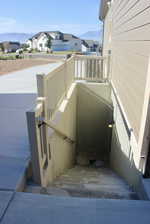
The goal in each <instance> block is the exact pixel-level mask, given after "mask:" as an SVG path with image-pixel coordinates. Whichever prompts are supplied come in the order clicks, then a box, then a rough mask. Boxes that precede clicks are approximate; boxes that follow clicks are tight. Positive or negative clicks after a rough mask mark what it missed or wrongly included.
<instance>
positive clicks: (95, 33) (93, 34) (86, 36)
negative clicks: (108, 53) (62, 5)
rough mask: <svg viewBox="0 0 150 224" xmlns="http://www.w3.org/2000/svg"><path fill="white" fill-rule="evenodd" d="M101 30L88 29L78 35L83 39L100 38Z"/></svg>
mask: <svg viewBox="0 0 150 224" xmlns="http://www.w3.org/2000/svg"><path fill="white" fill-rule="evenodd" d="M102 35H103V31H102V30H100V31H88V32H86V33H84V34H82V35H81V36H80V38H81V39H84V40H98V41H101V40H102Z"/></svg>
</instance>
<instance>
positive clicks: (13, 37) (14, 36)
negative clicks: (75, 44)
mask: <svg viewBox="0 0 150 224" xmlns="http://www.w3.org/2000/svg"><path fill="white" fill-rule="evenodd" d="M33 35H34V34H33V33H0V42H3V41H17V42H20V43H24V42H26V40H28V39H29V38H31V37H32V36H33ZM79 38H81V39H85V40H98V41H101V40H102V30H101V31H88V32H86V33H84V34H82V35H79Z"/></svg>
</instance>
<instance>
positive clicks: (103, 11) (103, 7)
mask: <svg viewBox="0 0 150 224" xmlns="http://www.w3.org/2000/svg"><path fill="white" fill-rule="evenodd" d="M110 1H111V0H101V2H100V10H99V19H100V20H102V21H103V20H104V19H105V16H106V15H107V12H108V9H109V6H108V2H110Z"/></svg>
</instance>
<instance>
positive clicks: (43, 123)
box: [38, 120, 75, 144]
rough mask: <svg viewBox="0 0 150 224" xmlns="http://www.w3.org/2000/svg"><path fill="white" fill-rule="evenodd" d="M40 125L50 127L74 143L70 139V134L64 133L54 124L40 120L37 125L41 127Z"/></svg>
mask: <svg viewBox="0 0 150 224" xmlns="http://www.w3.org/2000/svg"><path fill="white" fill-rule="evenodd" d="M42 125H46V126H48V127H49V128H52V129H53V130H54V131H55V132H56V133H57V134H58V135H60V136H61V137H62V138H63V139H64V140H65V141H67V142H69V143H71V144H75V141H74V140H73V139H71V137H70V136H68V135H66V134H65V133H64V132H63V131H61V130H60V129H58V128H57V127H56V126H55V125H53V124H52V123H51V122H50V121H45V120H43V121H41V122H40V123H39V125H38V127H41V126H42Z"/></svg>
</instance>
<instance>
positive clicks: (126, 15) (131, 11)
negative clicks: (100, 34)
mask: <svg viewBox="0 0 150 224" xmlns="http://www.w3.org/2000/svg"><path fill="white" fill-rule="evenodd" d="M132 4H133V3H132ZM133 5H134V7H130V8H129V7H128V8H126V7H125V8H124V10H123V12H121V13H120V15H118V17H117V18H115V19H114V29H118V28H120V27H121V26H124V25H125V24H126V23H128V22H131V21H132V20H133V19H135V18H136V17H141V16H143V15H142V14H143V13H146V12H148V11H149V10H150V9H149V8H150V2H149V1H147V0H143V1H139V2H138V3H137V4H133ZM127 6H128V5H127ZM141 22H142V21H141Z"/></svg>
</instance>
